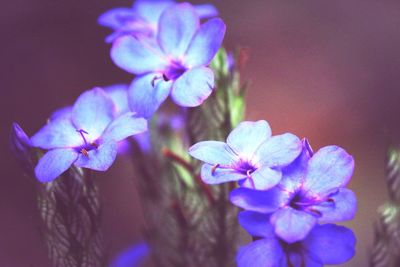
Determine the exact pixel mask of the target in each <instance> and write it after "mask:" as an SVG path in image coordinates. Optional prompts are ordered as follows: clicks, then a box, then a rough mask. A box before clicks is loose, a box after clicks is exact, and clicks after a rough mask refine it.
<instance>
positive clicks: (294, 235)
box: [230, 141, 357, 243]
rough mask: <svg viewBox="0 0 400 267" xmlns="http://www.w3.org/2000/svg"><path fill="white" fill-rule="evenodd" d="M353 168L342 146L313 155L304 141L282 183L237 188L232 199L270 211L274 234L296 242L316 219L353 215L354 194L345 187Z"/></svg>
mask: <svg viewBox="0 0 400 267" xmlns="http://www.w3.org/2000/svg"><path fill="white" fill-rule="evenodd" d="M353 169H354V160H353V158H352V157H351V156H350V155H349V154H347V152H346V151H345V150H343V149H342V148H340V147H337V146H327V147H323V148H321V149H320V150H319V151H317V152H316V153H315V154H314V155H313V154H312V151H311V149H310V147H309V145H308V142H307V141H304V145H303V151H302V153H301V155H300V156H299V157H298V158H297V159H296V160H295V161H294V162H293V163H292V164H291V165H289V166H287V167H286V168H284V169H283V178H282V180H281V182H280V184H279V185H277V186H276V187H274V188H273V189H271V190H268V191H257V190H251V189H248V188H238V189H235V190H233V191H232V192H231V195H230V199H231V201H232V203H233V204H235V205H237V206H239V207H241V208H244V209H245V210H250V211H256V212H261V213H271V217H270V219H269V220H270V223H271V224H272V226H273V227H274V229H275V233H276V234H277V235H278V236H279V237H280V238H281V239H283V240H285V241H286V242H287V243H293V242H297V241H299V240H302V239H303V238H305V237H306V236H307V234H308V233H309V232H310V231H311V229H313V227H314V226H315V225H316V224H317V222H337V221H344V220H350V219H352V218H353V217H354V215H355V212H356V206H357V201H356V198H355V195H354V193H353V192H352V191H351V190H349V189H346V188H344V187H345V186H346V185H347V183H348V182H349V180H350V178H351V176H352V174H353Z"/></svg>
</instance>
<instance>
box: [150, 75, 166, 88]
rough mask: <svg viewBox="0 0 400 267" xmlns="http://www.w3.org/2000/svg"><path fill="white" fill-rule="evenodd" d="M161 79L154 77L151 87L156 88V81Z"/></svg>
mask: <svg viewBox="0 0 400 267" xmlns="http://www.w3.org/2000/svg"><path fill="white" fill-rule="evenodd" d="M161 78H163V77H160V76H154V77H153V79H152V80H151V86H153V87H155V86H156V81H157V80H159V79H161Z"/></svg>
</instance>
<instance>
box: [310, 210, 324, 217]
mask: <svg viewBox="0 0 400 267" xmlns="http://www.w3.org/2000/svg"><path fill="white" fill-rule="evenodd" d="M308 211H310V212H311V213H314V214H315V215H317V216H318V217H321V216H322V213H321V212H320V211H319V210H316V209H308Z"/></svg>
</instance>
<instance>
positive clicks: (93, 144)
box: [90, 142, 99, 148]
mask: <svg viewBox="0 0 400 267" xmlns="http://www.w3.org/2000/svg"><path fill="white" fill-rule="evenodd" d="M90 145H91V146H92V147H94V148H99V145H98V144H97V143H96V142H91V143H90Z"/></svg>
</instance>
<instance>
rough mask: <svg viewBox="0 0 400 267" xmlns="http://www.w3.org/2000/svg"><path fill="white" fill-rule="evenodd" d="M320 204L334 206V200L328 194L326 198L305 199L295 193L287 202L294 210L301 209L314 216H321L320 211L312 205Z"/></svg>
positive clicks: (326, 206) (328, 206)
mask: <svg viewBox="0 0 400 267" xmlns="http://www.w3.org/2000/svg"><path fill="white" fill-rule="evenodd" d="M315 205H320V206H324V208H334V207H335V201H334V200H333V199H332V198H331V197H330V196H329V197H327V198H326V199H307V198H304V197H302V196H301V193H297V194H296V195H295V196H294V197H293V198H292V199H291V201H290V202H289V206H290V207H291V208H293V209H295V210H301V211H304V212H307V213H310V214H312V215H314V216H316V217H321V216H322V213H321V211H319V210H317V209H315V208H314V207H313V206H315Z"/></svg>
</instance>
